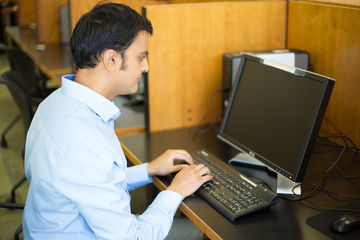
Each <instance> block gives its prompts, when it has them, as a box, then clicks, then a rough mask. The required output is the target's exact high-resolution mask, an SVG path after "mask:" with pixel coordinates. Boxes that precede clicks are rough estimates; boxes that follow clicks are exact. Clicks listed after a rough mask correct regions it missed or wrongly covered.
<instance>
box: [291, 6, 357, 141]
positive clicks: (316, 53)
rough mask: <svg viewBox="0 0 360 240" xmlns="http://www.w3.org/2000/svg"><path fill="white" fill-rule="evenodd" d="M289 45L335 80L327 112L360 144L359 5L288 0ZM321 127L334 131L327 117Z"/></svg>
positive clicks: (318, 71)
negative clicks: (347, 5)
mask: <svg viewBox="0 0 360 240" xmlns="http://www.w3.org/2000/svg"><path fill="white" fill-rule="evenodd" d="M288 47H289V48H292V47H294V48H298V49H302V50H305V51H307V52H308V53H309V55H310V62H311V63H312V65H313V67H314V69H313V71H314V72H317V73H320V74H323V75H326V76H329V77H332V78H334V79H335V80H336V83H335V87H334V90H333V94H332V96H331V99H330V103H329V106H328V109H327V111H326V116H327V117H328V118H329V119H330V120H331V121H332V122H333V123H334V124H335V126H336V127H337V128H338V129H339V130H341V131H343V132H344V133H345V134H346V135H347V136H348V137H350V138H351V139H352V140H353V141H354V142H355V143H356V144H357V146H360V124H359V123H360V77H359V76H360V67H359V63H360V8H359V7H346V6H339V5H328V4H319V3H310V2H307V1H306V2H304V1H296V2H295V1H291V2H290V3H289V23H288ZM322 130H326V131H331V132H335V130H334V128H332V127H331V126H330V125H329V123H328V122H327V121H324V122H323V126H322Z"/></svg>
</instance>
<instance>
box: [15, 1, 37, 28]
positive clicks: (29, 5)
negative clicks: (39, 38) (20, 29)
mask: <svg viewBox="0 0 360 240" xmlns="http://www.w3.org/2000/svg"><path fill="white" fill-rule="evenodd" d="M17 1H18V5H19V12H18V23H19V26H28V25H29V24H35V23H36V9H35V1H36V0H17Z"/></svg>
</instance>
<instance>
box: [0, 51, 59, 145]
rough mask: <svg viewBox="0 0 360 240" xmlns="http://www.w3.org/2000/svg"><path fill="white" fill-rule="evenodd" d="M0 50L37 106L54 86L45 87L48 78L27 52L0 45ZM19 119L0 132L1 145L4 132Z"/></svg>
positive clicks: (3, 139)
mask: <svg viewBox="0 0 360 240" xmlns="http://www.w3.org/2000/svg"><path fill="white" fill-rule="evenodd" d="M0 50H2V51H4V52H5V54H7V56H8V59H9V64H10V68H11V70H13V71H16V72H18V73H19V74H20V75H21V76H22V78H23V79H24V80H25V81H24V88H25V90H26V92H27V95H28V96H29V97H30V101H31V103H32V105H33V106H37V105H38V104H39V101H41V99H44V98H46V97H47V96H48V95H49V94H50V93H52V92H53V91H54V90H55V89H56V88H47V87H46V82H47V81H48V78H46V77H45V76H44V74H42V73H41V71H40V70H39V68H38V67H37V65H36V64H35V63H34V61H33V60H32V59H31V58H30V56H29V55H28V54H26V53H25V52H24V51H22V50H21V49H20V48H18V47H13V46H5V45H1V46H0ZM19 119H20V116H16V118H15V119H14V120H13V121H12V122H11V123H10V124H9V125H8V126H7V127H6V128H5V130H4V131H3V132H2V134H1V146H2V147H7V142H6V139H5V134H6V133H7V132H8V131H9V130H10V129H11V128H12V126H13V125H14V124H15V123H16V122H17V121H18V120H19Z"/></svg>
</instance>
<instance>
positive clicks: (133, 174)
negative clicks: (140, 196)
mask: <svg viewBox="0 0 360 240" xmlns="http://www.w3.org/2000/svg"><path fill="white" fill-rule="evenodd" d="M126 176H127V179H128V184H129V185H130V186H131V189H135V188H137V187H141V186H143V185H145V184H148V183H151V182H152V178H151V177H150V176H149V174H148V172H147V163H144V164H140V165H135V166H132V167H128V168H127V169H126Z"/></svg>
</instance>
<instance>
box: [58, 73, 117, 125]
mask: <svg viewBox="0 0 360 240" xmlns="http://www.w3.org/2000/svg"><path fill="white" fill-rule="evenodd" d="M75 76H76V75H75V74H72V75H64V76H63V77H62V78H61V86H62V92H63V94H64V95H66V96H69V97H71V98H74V99H76V100H78V101H80V102H82V103H83V104H85V105H86V106H88V107H89V108H90V109H91V110H92V111H94V112H95V113H96V114H97V115H98V116H99V117H101V118H102V119H103V120H104V122H108V121H114V120H115V119H117V118H118V117H119V116H120V109H119V108H118V107H117V106H116V105H115V103H114V102H111V101H109V100H108V99H107V98H105V97H104V96H102V95H101V94H99V93H97V92H95V91H93V90H92V89H90V88H88V87H86V86H84V85H82V84H79V83H77V82H75V81H74V80H75Z"/></svg>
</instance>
